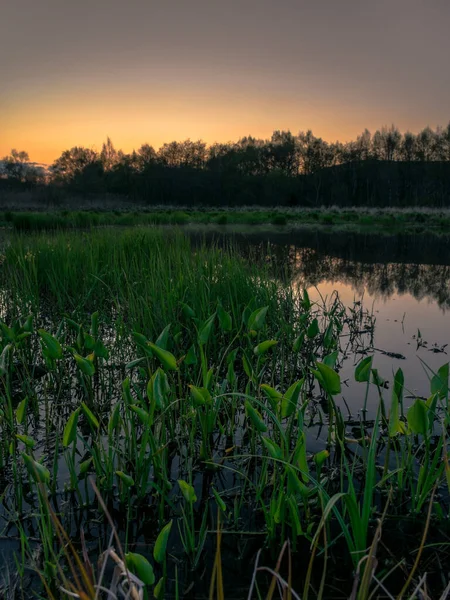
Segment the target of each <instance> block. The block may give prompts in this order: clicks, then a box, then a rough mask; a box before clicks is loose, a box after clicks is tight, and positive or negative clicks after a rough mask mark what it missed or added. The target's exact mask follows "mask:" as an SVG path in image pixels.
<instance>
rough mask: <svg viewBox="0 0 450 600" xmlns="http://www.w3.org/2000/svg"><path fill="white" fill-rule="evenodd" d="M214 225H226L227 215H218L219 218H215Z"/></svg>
mask: <svg viewBox="0 0 450 600" xmlns="http://www.w3.org/2000/svg"><path fill="white" fill-rule="evenodd" d="M216 223H217V224H218V225H226V224H227V223H228V217H227V215H220V217H217V220H216Z"/></svg>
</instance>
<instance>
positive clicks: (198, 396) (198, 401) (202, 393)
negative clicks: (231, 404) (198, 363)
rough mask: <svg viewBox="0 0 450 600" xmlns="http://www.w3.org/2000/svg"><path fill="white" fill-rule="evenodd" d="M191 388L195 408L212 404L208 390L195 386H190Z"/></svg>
mask: <svg viewBox="0 0 450 600" xmlns="http://www.w3.org/2000/svg"><path fill="white" fill-rule="evenodd" d="M189 388H190V390H191V396H192V400H193V401H194V405H195V406H205V405H206V404H211V403H212V399H211V394H210V393H209V391H208V390H207V389H206V388H199V387H196V386H195V385H189Z"/></svg>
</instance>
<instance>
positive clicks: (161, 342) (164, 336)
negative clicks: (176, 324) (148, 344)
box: [155, 323, 171, 350]
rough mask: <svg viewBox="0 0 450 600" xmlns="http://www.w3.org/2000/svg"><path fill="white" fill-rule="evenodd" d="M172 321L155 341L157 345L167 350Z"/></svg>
mask: <svg viewBox="0 0 450 600" xmlns="http://www.w3.org/2000/svg"><path fill="white" fill-rule="evenodd" d="M170 326H171V323H169V324H168V325H167V326H166V327H164V329H163V330H162V331H161V333H160V334H159V337H158V339H157V340H156V342H155V346H158V348H161V349H162V350H167V344H168V342H169V331H170Z"/></svg>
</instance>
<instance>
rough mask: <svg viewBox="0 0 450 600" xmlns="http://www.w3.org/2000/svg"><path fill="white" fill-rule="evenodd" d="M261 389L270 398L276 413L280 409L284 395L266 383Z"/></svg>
mask: <svg viewBox="0 0 450 600" xmlns="http://www.w3.org/2000/svg"><path fill="white" fill-rule="evenodd" d="M261 389H262V391H263V392H264V393H265V394H266V396H267V397H268V399H269V402H270V405H271V407H272V408H273V410H275V411H276V410H277V409H278V405H279V403H280V399H281V398H282V397H283V394H282V393H281V392H279V391H278V390H276V389H275V388H273V387H270V385H267V384H266V383H263V384H262V385H261Z"/></svg>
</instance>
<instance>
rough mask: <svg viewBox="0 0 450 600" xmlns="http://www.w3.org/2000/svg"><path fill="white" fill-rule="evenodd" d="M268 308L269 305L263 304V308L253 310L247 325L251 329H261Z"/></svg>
mask: <svg viewBox="0 0 450 600" xmlns="http://www.w3.org/2000/svg"><path fill="white" fill-rule="evenodd" d="M268 310H269V307H268V306H263V307H262V308H258V309H257V310H255V311H253V312H252V314H251V315H250V316H249V318H248V322H247V327H248V329H249V330H250V331H251V330H254V331H261V329H262V328H263V327H264V323H265V321H266V315H267V311H268Z"/></svg>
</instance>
